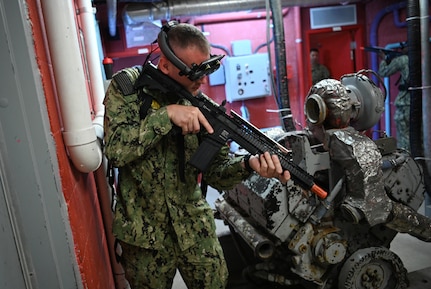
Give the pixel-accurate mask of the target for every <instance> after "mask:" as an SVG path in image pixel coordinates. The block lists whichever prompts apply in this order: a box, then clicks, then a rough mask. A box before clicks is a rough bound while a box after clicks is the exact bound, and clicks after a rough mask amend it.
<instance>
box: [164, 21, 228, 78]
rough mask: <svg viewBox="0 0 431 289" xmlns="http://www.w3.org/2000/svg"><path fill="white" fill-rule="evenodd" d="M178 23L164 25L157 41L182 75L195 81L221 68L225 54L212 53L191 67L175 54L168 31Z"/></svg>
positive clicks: (170, 22)
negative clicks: (169, 40)
mask: <svg viewBox="0 0 431 289" xmlns="http://www.w3.org/2000/svg"><path fill="white" fill-rule="evenodd" d="M177 24H178V22H176V21H169V22H168V23H166V24H165V25H163V27H162V30H161V31H160V33H159V35H158V37H157V42H158V44H159V47H160V50H161V51H162V52H163V54H164V55H165V56H166V58H167V59H168V60H169V61H170V62H172V63H173V64H174V65H175V66H176V67H177V68H178V69H179V70H180V75H185V76H187V77H188V78H189V79H190V80H191V81H195V80H198V79H200V78H202V77H204V76H207V75H209V74H211V73H213V72H214V71H216V70H217V69H219V67H220V64H221V62H220V60H221V59H222V58H223V57H224V55H210V59H208V60H205V61H203V62H202V63H200V64H196V63H193V64H192V66H191V67H189V66H187V65H186V64H185V63H184V62H182V61H181V59H179V58H178V57H177V56H176V55H175V53H174V51H173V50H172V48H171V47H170V45H169V42H168V31H169V30H170V29H171V28H172V27H174V26H175V25H177Z"/></svg>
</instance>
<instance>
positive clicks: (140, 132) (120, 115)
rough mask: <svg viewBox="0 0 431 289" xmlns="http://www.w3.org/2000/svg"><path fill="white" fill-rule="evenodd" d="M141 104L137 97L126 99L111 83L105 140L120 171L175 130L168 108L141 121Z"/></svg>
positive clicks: (107, 97)
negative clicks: (120, 168)
mask: <svg viewBox="0 0 431 289" xmlns="http://www.w3.org/2000/svg"><path fill="white" fill-rule="evenodd" d="M140 103H141V102H140V101H139V100H138V96H137V94H130V95H127V96H124V95H123V94H122V93H121V92H120V90H119V88H118V86H117V84H116V83H115V81H114V80H112V81H111V84H110V85H109V87H108V90H107V92H106V96H105V100H104V105H105V119H104V130H105V135H104V140H105V153H106V156H107V158H108V159H109V160H110V161H111V162H112V164H113V165H114V166H116V167H121V166H124V165H125V164H127V163H129V162H132V161H134V160H136V159H137V158H139V157H141V156H142V155H143V154H144V153H145V151H146V150H147V149H148V148H149V147H151V146H153V145H154V144H155V143H157V142H158V141H159V140H160V139H161V138H162V136H163V135H166V134H167V133H168V132H169V131H170V130H171V129H172V123H171V121H170V119H169V117H168V115H167V111H166V107H162V108H160V109H150V110H149V112H148V114H147V116H146V117H145V119H143V120H141V119H140V115H139V110H140Z"/></svg>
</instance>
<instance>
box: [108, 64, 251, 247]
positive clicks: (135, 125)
mask: <svg viewBox="0 0 431 289" xmlns="http://www.w3.org/2000/svg"><path fill="white" fill-rule="evenodd" d="M122 72H123V73H124V72H126V73H128V74H129V76H130V77H131V78H136V77H137V76H138V73H139V71H138V70H136V69H135V68H131V69H125V70H124V71H122ZM119 73H121V72H119ZM144 91H145V92H146V93H147V94H149V95H151V96H152V98H153V101H152V104H151V107H150V108H149V109H148V112H147V114H146V116H145V118H144V119H141V117H140V115H139V110H140V106H141V101H140V100H139V98H138V96H137V94H136V93H132V94H130V95H123V94H122V93H121V91H120V89H119V86H118V83H117V82H116V81H115V79H113V80H112V81H111V84H110V85H109V87H108V89H107V92H106V96H105V100H104V105H105V123H104V128H105V137H104V138H105V139H104V140H105V153H106V156H107V158H108V159H109V160H110V161H111V162H112V164H113V165H114V166H115V167H118V168H119V184H118V196H117V204H116V212H115V217H114V223H113V232H114V235H115V236H116V237H117V238H118V239H121V240H123V241H125V242H127V243H130V244H133V245H135V246H140V247H143V248H148V249H161V248H163V240H164V239H165V235H166V234H167V232H168V231H172V230H173V231H174V232H175V233H176V236H177V239H178V243H179V245H180V248H181V249H183V250H185V249H187V248H189V247H191V246H192V245H193V244H195V243H196V242H197V241H198V239H199V237H200V236H202V234H208V232H212V231H215V225H214V218H213V212H212V209H211V208H210V206H209V205H208V203H207V201H206V200H205V198H203V196H202V192H201V189H200V186H199V183H198V174H199V171H198V170H197V169H195V168H194V167H192V166H191V165H189V164H188V162H187V160H189V159H190V157H191V156H192V154H193V153H194V152H195V150H196V148H197V147H198V145H199V143H198V136H197V135H192V134H190V135H186V136H184V142H183V144H184V145H183V147H184V148H183V149H182V148H180V147H181V146H178V145H177V139H178V135H180V133H179V134H176V133H174V130H173V124H172V123H171V121H170V119H169V117H168V114H167V110H166V106H167V105H168V104H173V103H179V104H185V105H190V103H186V102H185V100H183V99H178V97H177V96H176V95H175V93H171V94H163V93H161V92H160V91H148V90H146V89H144ZM201 134H204V132H202V133H201ZM180 150H183V151H182V152H180ZM228 153H229V148H228V146H227V145H226V146H224V147H223V148H222V149H221V150H220V153H219V155H218V156H216V158H215V160H214V161H213V163H212V165H211V167H210V168H209V170H208V171H207V172H206V173H205V180H206V181H207V182H208V184H209V185H211V186H212V187H214V188H216V189H218V190H221V189H227V188H232V187H233V186H234V185H235V184H237V183H239V182H240V181H241V180H243V179H245V178H246V177H247V176H248V175H249V173H248V172H247V171H246V170H245V169H244V168H242V166H241V165H240V162H241V161H242V157H236V158H232V157H230V156H229V154H228ZM180 154H183V156H184V158H185V162H184V164H185V167H184V168H183V170H184V175H185V181H181V180H180V165H179V163H180V161H179V155H180ZM199 235H200V236H199Z"/></svg>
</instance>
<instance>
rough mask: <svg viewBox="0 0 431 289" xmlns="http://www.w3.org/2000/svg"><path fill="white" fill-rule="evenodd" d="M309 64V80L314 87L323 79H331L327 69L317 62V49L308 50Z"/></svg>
mask: <svg viewBox="0 0 431 289" xmlns="http://www.w3.org/2000/svg"><path fill="white" fill-rule="evenodd" d="M310 62H311V78H312V83H313V85H315V84H316V83H318V82H319V81H321V80H323V79H327V78H330V77H331V74H330V73H329V70H328V68H327V67H326V66H325V65H323V64H320V62H319V50H318V49H317V48H311V49H310Z"/></svg>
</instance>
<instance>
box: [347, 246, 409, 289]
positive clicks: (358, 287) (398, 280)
mask: <svg viewBox="0 0 431 289" xmlns="http://www.w3.org/2000/svg"><path fill="white" fill-rule="evenodd" d="M407 286H408V279H407V270H406V269H405V268H404V265H403V263H402V261H401V259H400V258H399V257H398V256H397V255H396V254H395V253H394V252H392V251H390V250H389V249H387V248H384V247H371V248H364V249H360V250H357V251H356V252H354V253H353V254H352V255H351V256H350V257H349V258H348V259H347V260H346V262H345V263H344V264H343V266H342V267H341V271H340V275H339V277H338V288H343V289H405V288H407Z"/></svg>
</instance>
